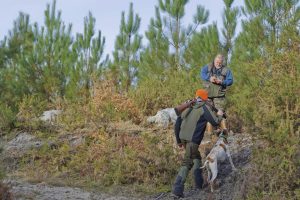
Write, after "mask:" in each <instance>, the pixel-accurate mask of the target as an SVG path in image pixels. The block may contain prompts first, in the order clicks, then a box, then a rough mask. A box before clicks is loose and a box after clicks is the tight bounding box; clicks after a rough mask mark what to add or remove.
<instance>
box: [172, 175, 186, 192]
mask: <svg viewBox="0 0 300 200" xmlns="http://www.w3.org/2000/svg"><path fill="white" fill-rule="evenodd" d="M183 190H184V182H183V181H182V177H181V176H180V175H177V177H176V180H175V183H174V185H173V189H172V193H173V195H175V196H176V197H183Z"/></svg>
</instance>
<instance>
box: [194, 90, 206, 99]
mask: <svg viewBox="0 0 300 200" xmlns="http://www.w3.org/2000/svg"><path fill="white" fill-rule="evenodd" d="M195 96H196V98H197V97H200V98H201V99H202V100H203V101H206V100H207V99H208V92H207V91H206V90H204V89H199V90H197V91H196V94H195Z"/></svg>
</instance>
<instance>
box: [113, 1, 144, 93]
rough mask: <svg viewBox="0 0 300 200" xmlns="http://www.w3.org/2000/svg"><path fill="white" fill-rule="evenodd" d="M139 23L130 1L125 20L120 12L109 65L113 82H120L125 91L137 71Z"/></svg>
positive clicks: (123, 14) (139, 41)
mask: <svg viewBox="0 0 300 200" xmlns="http://www.w3.org/2000/svg"><path fill="white" fill-rule="evenodd" d="M140 23H141V18H140V17H139V15H138V14H135V15H134V11H133V3H130V7H129V13H128V19H127V21H126V20H125V12H124V11H123V12H122V17H121V25H120V33H119V35H118V36H117V38H116V42H115V50H114V52H113V56H114V64H113V65H112V66H111V67H112V69H111V70H112V72H113V73H115V74H114V77H115V79H116V81H115V82H117V83H118V84H121V89H123V90H125V91H128V90H129V88H130V87H131V85H132V83H133V81H134V78H135V77H136V75H137V72H138V66H139V63H138V61H139V51H140V49H141V45H142V43H141V41H142V36H141V35H139V34H138V30H139V28H140ZM119 81H120V82H119Z"/></svg>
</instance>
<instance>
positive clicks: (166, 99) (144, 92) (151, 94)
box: [130, 71, 202, 115]
mask: <svg viewBox="0 0 300 200" xmlns="http://www.w3.org/2000/svg"><path fill="white" fill-rule="evenodd" d="M201 87H202V83H201V81H200V79H198V78H197V77H196V75H195V74H190V73H188V72H186V71H171V72H168V73H167V74H166V78H165V79H164V80H157V79H154V78H151V77H149V79H144V80H143V81H142V82H139V85H138V87H137V88H136V89H134V90H132V91H130V96H131V97H132V99H134V101H135V103H136V104H137V105H138V107H139V108H140V109H141V111H142V112H143V114H144V115H152V114H154V113H156V112H157V111H158V110H160V109H162V108H167V107H174V106H175V105H177V104H179V103H182V102H183V101H186V100H188V99H191V98H193V97H194V94H195V91H196V90H197V89H198V88H201Z"/></svg>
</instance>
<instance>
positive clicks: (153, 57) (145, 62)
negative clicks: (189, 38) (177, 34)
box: [139, 7, 173, 81]
mask: <svg viewBox="0 0 300 200" xmlns="http://www.w3.org/2000/svg"><path fill="white" fill-rule="evenodd" d="M162 28H163V27H162V19H161V15H160V11H159V8H158V7H155V19H154V18H151V20H150V25H149V27H148V30H147V31H146V33H145V35H146V38H147V39H148V42H149V44H148V46H147V47H146V49H145V50H144V51H143V53H142V55H141V66H140V69H139V79H140V80H139V81H141V79H147V78H149V79H156V80H162V79H163V78H164V72H165V70H168V69H171V66H172V65H173V64H172V57H171V56H170V54H169V42H168V40H167V39H166V38H165V37H163V32H162V31H163V30H162Z"/></svg>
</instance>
